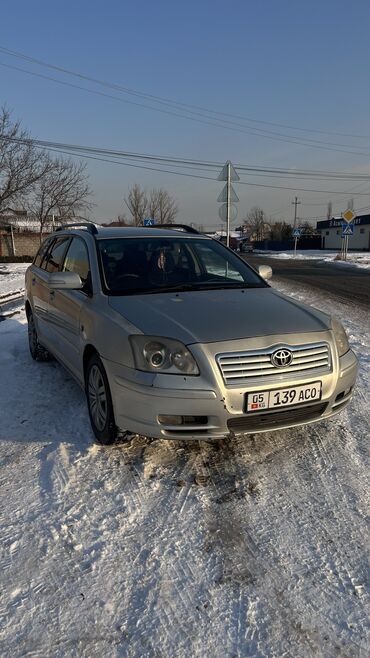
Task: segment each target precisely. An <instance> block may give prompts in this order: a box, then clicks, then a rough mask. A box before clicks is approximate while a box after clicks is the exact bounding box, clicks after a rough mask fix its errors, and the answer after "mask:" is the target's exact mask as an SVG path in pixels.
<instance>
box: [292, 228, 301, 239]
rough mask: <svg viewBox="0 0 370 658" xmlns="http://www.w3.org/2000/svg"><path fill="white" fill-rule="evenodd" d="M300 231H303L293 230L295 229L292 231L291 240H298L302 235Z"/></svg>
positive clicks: (299, 229)
mask: <svg viewBox="0 0 370 658" xmlns="http://www.w3.org/2000/svg"><path fill="white" fill-rule="evenodd" d="M302 230H303V229H301V228H295V229H294V230H293V233H292V235H293V238H300V237H301V234H302Z"/></svg>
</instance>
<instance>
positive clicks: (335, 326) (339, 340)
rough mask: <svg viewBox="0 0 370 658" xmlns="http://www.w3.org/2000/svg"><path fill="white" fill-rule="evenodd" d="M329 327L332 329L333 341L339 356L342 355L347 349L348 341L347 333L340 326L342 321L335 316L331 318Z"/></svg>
mask: <svg viewBox="0 0 370 658" xmlns="http://www.w3.org/2000/svg"><path fill="white" fill-rule="evenodd" d="M331 328H332V330H333V334H334V338H335V342H336V344H337V350H338V354H339V356H343V354H346V352H348V350H349V343H348V338H347V334H346V332H345V330H344V328H343V326H342V323H341V322H339V320H336V318H332V319H331Z"/></svg>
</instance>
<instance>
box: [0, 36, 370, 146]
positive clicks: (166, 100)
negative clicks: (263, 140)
mask: <svg viewBox="0 0 370 658" xmlns="http://www.w3.org/2000/svg"><path fill="white" fill-rule="evenodd" d="M0 52H2V53H3V54H5V55H8V56H11V57H16V58H17V59H22V60H25V61H27V62H30V63H33V64H37V65H38V66H43V67H46V68H48V69H51V70H53V71H58V72H60V73H64V74H67V75H72V76H74V77H77V78H80V79H82V80H86V81H88V82H93V83H94V84H98V85H101V86H103V87H107V88H109V89H114V90H115V91H120V92H122V93H126V94H131V95H134V96H138V97H140V98H146V99H149V100H150V101H154V102H156V103H160V104H164V105H171V106H174V107H178V108H188V111H191V110H197V111H200V112H206V113H208V114H211V115H214V116H216V117H218V116H222V117H231V118H232V119H238V120H240V121H245V122H249V123H256V124H263V125H268V126H277V127H279V128H284V129H286V130H296V131H300V132H308V133H317V134H322V135H333V136H337V137H338V136H339V137H350V138H353V139H370V136H369V135H359V134H353V133H343V132H333V131H329V130H319V129H315V128H302V127H299V126H290V125H287V124H283V123H277V122H274V121H263V120H261V119H255V118H252V117H246V116H241V115H238V114H232V113H230V112H220V111H218V110H214V109H210V108H205V107H202V106H199V105H194V104H190V103H184V102H179V101H174V100H172V99H169V98H165V97H163V96H157V95H154V94H148V93H145V92H142V91H139V90H137V89H132V88H130V87H125V86H123V85H118V84H116V83H111V82H107V81H105V80H100V79H99V78H94V77H92V76H88V75H86V74H84V73H79V72H77V71H72V70H70V69H67V68H65V67H61V66H57V65H55V64H51V63H50V62H45V61H43V60H40V59H36V58H35V57H31V56H30V55H26V54H24V53H21V52H19V51H16V50H11V49H9V48H6V47H5V46H0Z"/></svg>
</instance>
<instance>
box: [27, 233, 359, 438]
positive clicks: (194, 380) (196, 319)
mask: <svg viewBox="0 0 370 658" xmlns="http://www.w3.org/2000/svg"><path fill="white" fill-rule="evenodd" d="M181 229H182V230H181ZM270 276H271V268H269V267H266V266H262V267H260V268H259V272H256V271H255V270H254V269H253V268H251V267H250V266H249V265H248V264H247V263H246V262H245V261H244V260H243V259H242V258H241V257H239V256H238V255H237V254H236V253H234V252H233V251H231V250H230V249H228V248H227V247H225V246H224V245H222V244H221V243H220V242H218V241H217V240H214V239H211V238H208V237H207V236H205V235H201V234H199V233H197V232H196V231H195V230H194V229H191V228H190V227H181V226H179V225H177V226H174V227H173V228H168V229H165V228H150V227H148V228H144V227H138V228H101V227H97V226H95V225H94V224H89V223H87V224H84V225H80V224H74V225H67V226H66V227H61V228H60V229H58V230H57V231H56V232H55V233H53V234H52V235H51V236H49V237H48V238H47V239H46V240H45V242H44V243H43V244H42V246H41V248H40V250H39V252H38V254H37V256H36V257H35V259H34V262H33V264H32V265H31V266H30V267H29V268H28V270H27V272H26V312H27V318H28V336H29V346H30V351H31V355H32V357H33V358H34V359H39V360H43V359H47V358H48V357H49V356H50V355H53V356H54V357H56V359H58V361H60V363H62V364H63V366H64V367H65V368H67V370H68V371H69V372H70V373H71V374H72V375H73V376H74V377H75V378H76V380H77V381H78V382H79V384H80V385H81V386H82V387H83V389H84V390H85V391H86V397H87V404H88V409H89V415H90V420H91V425H92V429H93V431H94V434H95V436H96V438H97V440H98V441H99V442H101V443H103V444H110V443H113V442H114V441H115V440H116V439H117V437H120V438H122V437H124V436H126V435H127V436H128V435H130V434H132V433H135V434H142V435H144V436H148V437H157V438H169V439H214V438H221V437H225V436H233V435H234V434H245V433H256V432H265V431H270V430H273V429H281V428H286V427H293V426H295V425H303V424H305V423H312V422H315V421H318V420H321V419H324V418H329V417H330V416H332V415H333V414H335V413H337V412H338V411H340V410H341V409H343V408H344V407H345V406H346V405H347V404H348V402H349V400H350V398H351V395H352V391H353V387H354V384H355V380H356V376H357V360H356V357H355V355H354V354H353V352H352V351H351V349H350V347H349V344H348V340H347V336H346V333H345V331H344V329H343V327H342V325H341V324H340V322H339V321H338V320H336V319H334V318H331V317H329V316H328V315H327V314H326V313H323V312H322V311H319V310H316V309H314V308H312V307H310V306H305V305H304V304H301V303H299V302H297V301H295V300H293V299H291V298H290V297H286V296H284V295H283V294H281V293H280V292H278V291H276V290H274V289H273V288H271V287H270V286H269V284H268V283H267V281H266V279H269V278H270ZM56 404H57V402H56Z"/></svg>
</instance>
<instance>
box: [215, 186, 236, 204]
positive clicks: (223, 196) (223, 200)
mask: <svg viewBox="0 0 370 658" xmlns="http://www.w3.org/2000/svg"><path fill="white" fill-rule="evenodd" d="M217 201H218V202H219V203H226V202H227V185H225V187H224V189H223V190H222V192H220V194H219V195H218V199H217ZM230 201H231V203H236V202H237V201H239V197H238V195H237V193H236V192H235V190H234V188H233V186H232V185H230Z"/></svg>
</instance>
